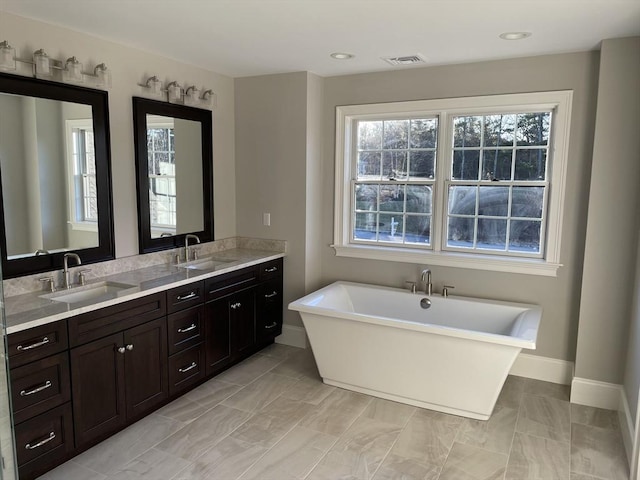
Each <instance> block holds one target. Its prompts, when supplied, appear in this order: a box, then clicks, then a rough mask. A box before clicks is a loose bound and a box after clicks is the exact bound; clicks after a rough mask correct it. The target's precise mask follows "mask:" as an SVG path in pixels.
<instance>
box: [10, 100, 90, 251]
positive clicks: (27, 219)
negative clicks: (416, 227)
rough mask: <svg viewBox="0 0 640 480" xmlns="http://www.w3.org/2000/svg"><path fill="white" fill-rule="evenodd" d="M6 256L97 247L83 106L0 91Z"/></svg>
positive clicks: (86, 109) (87, 119)
mask: <svg viewBox="0 0 640 480" xmlns="http://www.w3.org/2000/svg"><path fill="white" fill-rule="evenodd" d="M0 112H2V116H3V118H6V119H11V121H5V122H2V128H0V169H1V171H2V193H3V202H4V218H5V232H6V249H7V257H8V259H17V258H24V257H30V256H34V255H36V254H44V253H47V252H48V253H55V252H60V251H67V250H77V249H84V248H91V247H97V246H98V244H99V240H98V223H97V222H98V209H97V189H96V166H95V165H96V164H95V144H94V137H93V118H92V110H91V106H90V105H83V104H79V103H72V102H65V101H59V100H50V99H46V98H36V97H29V96H22V95H13V94H7V93H0Z"/></svg>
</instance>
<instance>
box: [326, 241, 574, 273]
mask: <svg viewBox="0 0 640 480" xmlns="http://www.w3.org/2000/svg"><path fill="white" fill-rule="evenodd" d="M331 246H332V247H333V248H334V249H335V251H336V256H337V257H351V258H365V259H369V260H384V261H390V262H403V263H418V264H428V265H434V266H442V267H453V268H467V269H471V270H489V271H493V272H506V273H518V274H525V275H540V276H545V277H556V276H557V273H558V269H559V268H560V267H561V266H562V264H559V263H551V262H547V261H545V260H538V259H530V258H517V259H516V258H506V257H495V256H492V257H490V258H489V257H488V256H486V257H485V256H480V255H473V254H466V253H452V252H437V253H436V252H433V251H430V250H409V249H404V248H393V247H373V246H368V245H331Z"/></svg>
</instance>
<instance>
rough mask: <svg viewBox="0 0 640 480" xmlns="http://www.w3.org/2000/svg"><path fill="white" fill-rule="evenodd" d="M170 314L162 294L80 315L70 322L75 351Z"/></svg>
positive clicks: (70, 338) (70, 339)
mask: <svg viewBox="0 0 640 480" xmlns="http://www.w3.org/2000/svg"><path fill="white" fill-rule="evenodd" d="M166 311H167V297H166V294H165V292H161V293H156V294H154V295H149V296H146V297H142V298H137V299H135V300H131V301H129V302H125V303H120V304H118V305H113V306H111V307H105V308H101V309H100V310H96V311H93V312H89V313H83V314H81V315H77V316H75V317H72V318H70V319H69V344H70V345H71V346H72V347H76V346H78V345H83V344H85V343H88V342H91V341H93V340H97V339H98V338H102V337H106V336H107V335H111V334H113V333H116V332H121V331H122V330H126V329H127V328H130V327H135V326H136V325H141V324H143V323H145V322H148V321H150V320H155V319H156V318H159V317H162V316H163V315H165V313H166Z"/></svg>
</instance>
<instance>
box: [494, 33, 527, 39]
mask: <svg viewBox="0 0 640 480" xmlns="http://www.w3.org/2000/svg"><path fill="white" fill-rule="evenodd" d="M499 36H500V38H501V39H503V40H522V39H523V38H527V37H530V36H531V32H504V33H501V34H500V35H499Z"/></svg>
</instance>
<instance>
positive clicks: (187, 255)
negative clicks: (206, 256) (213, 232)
mask: <svg viewBox="0 0 640 480" xmlns="http://www.w3.org/2000/svg"><path fill="white" fill-rule="evenodd" d="M189 240H195V241H196V243H200V239H199V238H198V236H197V235H193V234H192V233H187V234H186V235H185V237H184V257H185V261H187V262H188V261H190V260H197V253H196V251H195V250H193V254H191V251H192V247H191V246H190V245H189ZM191 257H193V258H191Z"/></svg>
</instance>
